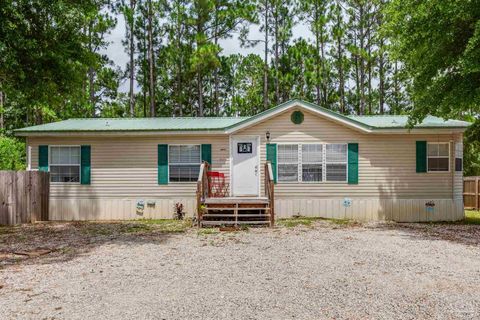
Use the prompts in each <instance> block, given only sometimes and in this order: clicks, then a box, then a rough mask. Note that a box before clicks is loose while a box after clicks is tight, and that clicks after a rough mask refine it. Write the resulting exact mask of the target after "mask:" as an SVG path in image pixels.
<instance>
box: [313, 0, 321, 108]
mask: <svg viewBox="0 0 480 320" xmlns="http://www.w3.org/2000/svg"><path fill="white" fill-rule="evenodd" d="M318 11H319V9H318V2H317V1H315V22H314V23H315V27H314V28H315V49H316V50H315V89H316V92H317V99H316V100H317V104H318V105H320V104H321V97H320V32H319V31H318V26H317V25H316V24H317V21H318V19H319V18H320V17H319V12H318Z"/></svg>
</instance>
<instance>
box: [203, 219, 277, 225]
mask: <svg viewBox="0 0 480 320" xmlns="http://www.w3.org/2000/svg"><path fill="white" fill-rule="evenodd" d="M268 224H270V222H269V221H263V220H262V221H237V222H235V221H222V220H219V221H202V226H226V225H268Z"/></svg>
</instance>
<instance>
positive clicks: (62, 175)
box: [49, 146, 80, 183]
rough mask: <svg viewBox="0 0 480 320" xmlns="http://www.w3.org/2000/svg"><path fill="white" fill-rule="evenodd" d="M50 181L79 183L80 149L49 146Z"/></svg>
mask: <svg viewBox="0 0 480 320" xmlns="http://www.w3.org/2000/svg"><path fill="white" fill-rule="evenodd" d="M49 155H50V159H49V167H50V181H51V182H67V183H80V147H79V146H50V152H49Z"/></svg>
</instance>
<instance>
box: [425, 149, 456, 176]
mask: <svg viewBox="0 0 480 320" xmlns="http://www.w3.org/2000/svg"><path fill="white" fill-rule="evenodd" d="M427 163H428V171H429V172H447V171H450V144H449V143H448V142H429V143H428V144H427Z"/></svg>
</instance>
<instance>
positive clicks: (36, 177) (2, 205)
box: [0, 171, 50, 225]
mask: <svg viewBox="0 0 480 320" xmlns="http://www.w3.org/2000/svg"><path fill="white" fill-rule="evenodd" d="M49 190H50V174H49V173H48V172H43V171H0V224H9V225H13V224H20V223H30V222H35V221H46V220H48V200H49Z"/></svg>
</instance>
